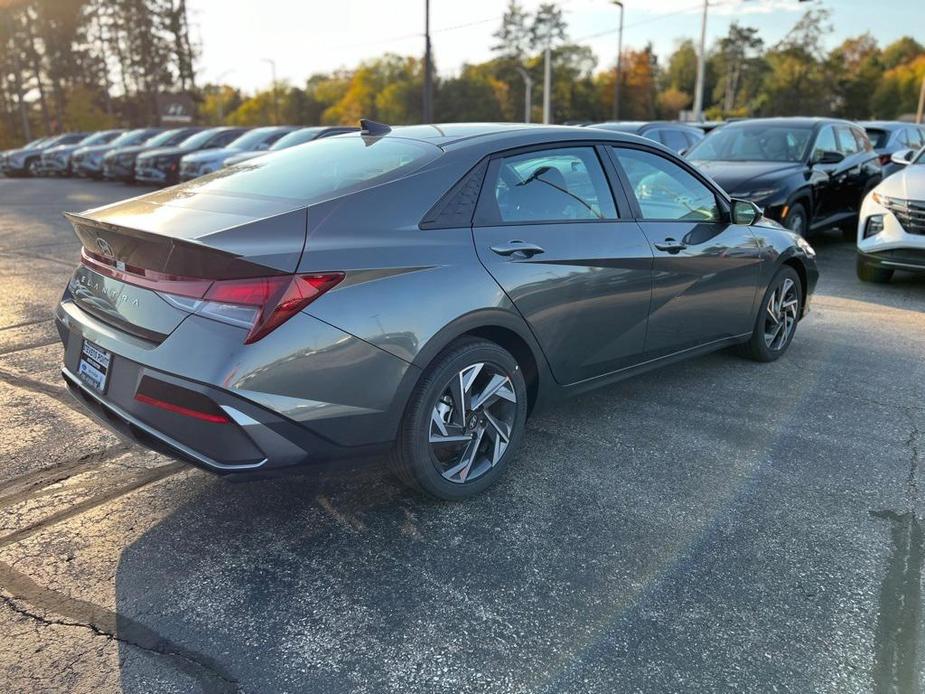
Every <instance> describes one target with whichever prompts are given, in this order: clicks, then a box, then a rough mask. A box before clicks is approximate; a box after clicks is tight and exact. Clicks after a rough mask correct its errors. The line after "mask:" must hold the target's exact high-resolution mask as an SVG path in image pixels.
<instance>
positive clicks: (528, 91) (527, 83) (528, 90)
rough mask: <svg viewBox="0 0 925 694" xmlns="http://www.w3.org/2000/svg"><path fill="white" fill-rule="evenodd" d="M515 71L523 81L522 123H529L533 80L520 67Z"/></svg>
mask: <svg viewBox="0 0 925 694" xmlns="http://www.w3.org/2000/svg"><path fill="white" fill-rule="evenodd" d="M516 70H517V72H519V73H520V76H521V77H523V79H524V123H529V122H530V121H531V120H532V119H531V113H530V111H531V110H532V107H533V78H532V77H530V73H529V72H527V71H526V70H524V69H523V68H522V67H520V65H518V66H517V67H516Z"/></svg>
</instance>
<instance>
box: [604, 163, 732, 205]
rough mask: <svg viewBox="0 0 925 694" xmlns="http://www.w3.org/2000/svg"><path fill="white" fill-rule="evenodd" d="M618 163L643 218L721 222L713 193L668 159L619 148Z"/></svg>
mask: <svg viewBox="0 0 925 694" xmlns="http://www.w3.org/2000/svg"><path fill="white" fill-rule="evenodd" d="M614 153H615V154H616V155H617V161H619V162H620V165H621V166H622V167H623V170H624V171H625V172H626V176H627V178H629V180H630V185H631V186H632V189H633V193H634V195H635V196H636V200H637V201H638V202H639V208H640V209H641V211H642V218H643V219H661V220H690V221H698V220H699V221H708V222H718V221H719V220H720V218H721V216H720V211H719V205H718V204H717V202H716V196H715V195H714V194H713V191H712V190H710V189H709V188H708V187H707V186H706V185H704V184H703V183H701V182H700V181H699V180H698V179H697V178H696V177H695V176H693V175H692V174H690V173H688V172H687V171H685V170H684V169H682V168H681V167H680V166H678V165H677V164H674V163H672V162H671V161H669V160H668V159H666V158H664V157H660V156H658V155H657V154H652V153H651V152H644V151H642V150H638V149H624V148H621V147H615V148H614Z"/></svg>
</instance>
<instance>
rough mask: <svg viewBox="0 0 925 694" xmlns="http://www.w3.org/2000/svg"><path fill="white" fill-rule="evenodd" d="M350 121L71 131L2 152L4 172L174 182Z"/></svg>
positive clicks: (335, 129) (313, 136)
mask: <svg viewBox="0 0 925 694" xmlns="http://www.w3.org/2000/svg"><path fill="white" fill-rule="evenodd" d="M353 130H356V128H351V127H300V126H291V125H280V126H268V127H260V128H241V127H216V128H205V127H184V128H173V129H165V128H137V129H134V130H120V129H117V130H104V131H100V132H95V133H84V132H72V133H64V134H61V135H53V136H50V137H44V138H40V139H38V140H34V141H33V142H30V143H28V144H27V145H25V146H24V147H21V148H19V149H14V150H9V151H6V152H2V153H0V172H2V173H3V174H4V175H6V176H81V177H85V178H95V179H108V180H117V181H125V182H126V183H134V182H139V183H148V184H154V185H172V184H174V183H180V182H182V181H187V180H190V179H192V178H196V177H197V176H202V175H205V174H207V173H212V172H213V171H217V170H218V169H220V168H222V167H223V166H226V165H228V166H230V165H232V164H235V163H239V162H242V161H246V160H247V159H249V158H252V157H257V156H260V155H261V154H264V153H266V152H267V151H270V150H279V149H286V148H287V147H293V146H295V145H300V144H303V143H305V142H310V141H311V140H315V139H318V138H322V137H329V136H331V135H338V134H340V133H345V132H350V131H353Z"/></svg>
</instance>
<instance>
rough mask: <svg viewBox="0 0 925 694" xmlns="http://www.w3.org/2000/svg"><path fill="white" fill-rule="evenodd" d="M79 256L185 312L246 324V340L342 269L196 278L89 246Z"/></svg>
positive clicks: (298, 306) (281, 319)
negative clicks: (142, 265) (151, 267)
mask: <svg viewBox="0 0 925 694" xmlns="http://www.w3.org/2000/svg"><path fill="white" fill-rule="evenodd" d="M81 261H82V262H83V264H84V265H86V266H87V267H89V268H91V269H93V270H94V271H95V272H98V273H100V274H101V275H106V276H107V277H112V278H114V279H118V280H120V281H122V282H126V283H128V284H133V285H135V286H139V287H144V288H146V289H150V290H152V291H156V292H157V293H158V294H159V295H160V296H161V297H162V298H163V299H164V300H165V301H167V302H169V303H170V304H172V305H174V306H176V307H178V308H181V309H183V310H185V311H190V312H191V313H196V314H199V315H202V316H206V317H207V318H213V319H215V320H219V321H222V322H223V323H230V324H232V325H237V326H240V327H243V328H247V330H248V332H247V337H245V338H244V344H246V345H249V344H251V343H252V342H256V341H257V340H259V339H260V338H262V337H264V336H266V335H267V334H269V333H270V332H272V331H273V330H275V329H276V328H278V327H279V326H280V325H282V324H283V323H285V322H286V321H287V320H289V319H290V318H292V316H294V315H295V314H296V313H298V312H299V311H301V310H302V309H304V308H305V307H306V306H308V305H309V304H310V303H311V302H312V301H314V300H315V299H317V298H318V297H319V296H321V295H322V294H324V293H325V292H326V291H328V290H329V289H331V288H332V287H334V286H335V285H336V284H337V283H339V282H340V281H341V280H342V279H344V273H343V272H323V273H312V274H302V275H273V276H271V277H250V278H244V279H229V280H209V279H198V278H194V277H181V276H178V275H170V274H166V273H161V272H157V271H153V270H146V269H144V268H140V267H136V266H132V265H126V264H124V263H121V262H118V261H114V260H113V259H111V258H107V257H104V256H101V255H99V254H97V253H93V252H92V251H88V250H87V249H83V252H82V255H81Z"/></svg>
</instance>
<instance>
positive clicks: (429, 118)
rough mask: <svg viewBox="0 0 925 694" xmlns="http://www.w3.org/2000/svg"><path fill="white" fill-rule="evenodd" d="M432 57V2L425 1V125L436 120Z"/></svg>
mask: <svg viewBox="0 0 925 694" xmlns="http://www.w3.org/2000/svg"><path fill="white" fill-rule="evenodd" d="M431 70H432V69H431V55H430V0H424V99H423V104H422V106H423V108H422V109H421V110H422V116H423V121H424V122H425V123H432V122H433V120H434V104H433V98H434V97H433V81H432V77H431Z"/></svg>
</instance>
